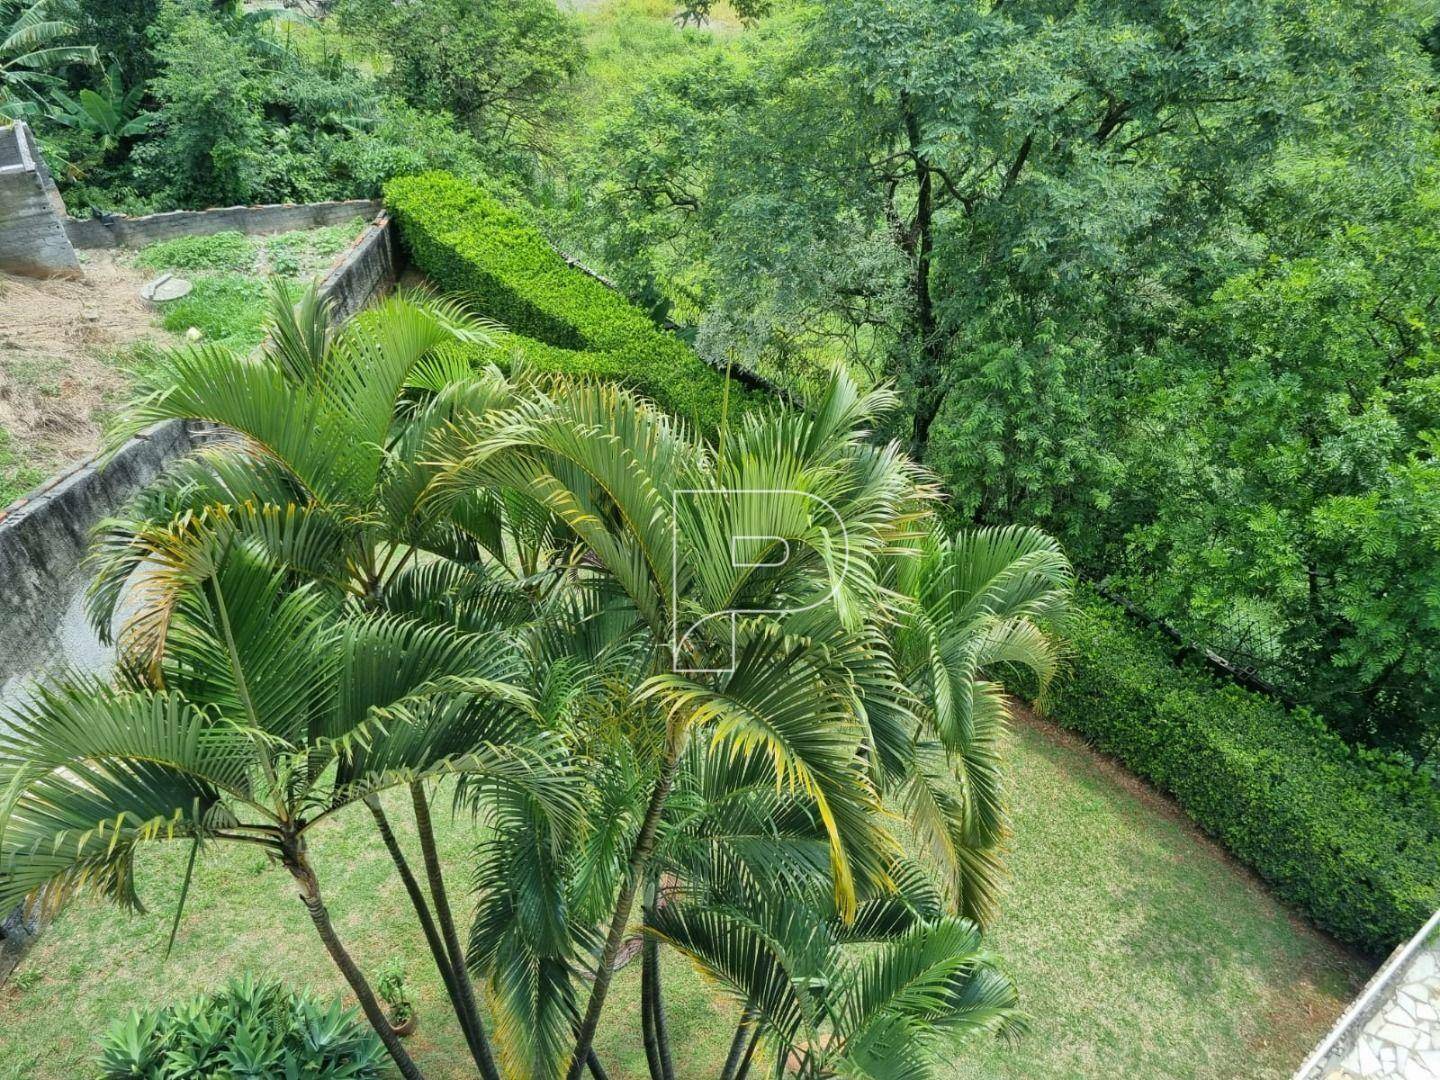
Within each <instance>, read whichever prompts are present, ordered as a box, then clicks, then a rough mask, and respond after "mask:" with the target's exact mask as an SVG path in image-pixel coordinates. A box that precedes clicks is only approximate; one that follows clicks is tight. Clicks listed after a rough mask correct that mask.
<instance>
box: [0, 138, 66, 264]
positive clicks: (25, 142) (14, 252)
mask: <svg viewBox="0 0 1440 1080" xmlns="http://www.w3.org/2000/svg"><path fill="white" fill-rule="evenodd" d="M64 216H65V203H64V201H63V200H61V198H60V193H59V192H58V191H57V190H56V189H55V181H54V180H53V179H52V178H51V176H50V170H49V169H48V168H47V167H46V165H45V159H44V158H43V157H42V156H41V155H40V152H39V151H38V150H37V149H36V147H35V139H34V137H33V136H32V135H31V134H30V128H29V127H28V126H26V124H25V123H24V122H23V121H19V120H17V121H16V122H15V123H13V124H9V125H7V126H5V127H0V270H9V271H11V272H12V273H17V274H33V275H35V276H37V277H51V276H57V275H64V276H70V275H74V274H78V273H79V270H80V264H79V262H78V261H77V260H76V258H75V249H74V248H73V247H72V246H71V244H70V240H69V238H68V237H67V236H66V232H65V226H64V225H63V224H62V223H61V222H62V220H63V219H64Z"/></svg>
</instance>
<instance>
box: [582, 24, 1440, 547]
mask: <svg viewBox="0 0 1440 1080" xmlns="http://www.w3.org/2000/svg"><path fill="white" fill-rule="evenodd" d="M1412 22H1413V19H1412V18H1411V12H1410V9H1409V7H1408V6H1407V5H1402V4H1382V5H1365V6H1364V7H1355V6H1352V5H1321V6H1318V7H1315V8H1312V9H1308V10H1307V13H1306V14H1305V16H1304V17H1297V16H1296V15H1295V13H1294V12H1293V11H1292V9H1291V8H1290V7H1289V6H1288V5H1286V4H1282V3H1276V2H1273V0H1249V2H1247V3H1246V4H1244V5H1243V10H1239V11H1237V10H1232V8H1231V7H1230V6H1229V5H1221V4H1216V5H1205V4H1201V5H1199V6H1196V5H1190V6H1188V7H1186V8H1185V9H1184V10H1183V11H1180V10H1179V9H1170V8H1164V9H1162V8H1156V7H1154V6H1153V5H1146V4H1118V5H1108V6H1106V7H1104V8H1103V9H1101V8H1096V7H1094V6H1086V5H1082V6H1079V7H1076V6H1074V5H1069V4H1054V3H1049V2H1046V0H1036V2H1026V3H1018V4H1017V3H1005V4H979V3H974V4H972V3H958V4H957V3H937V2H933V0H906V2H903V3H898V4H896V3H881V2H879V0H873V2H872V0H832V2H827V3H823V4H817V5H812V6H808V7H805V8H803V9H800V10H799V11H798V12H796V13H794V14H791V15H789V16H777V17H776V18H774V19H772V20H770V21H767V22H766V23H764V24H762V26H761V28H760V30H759V31H758V33H757V34H755V35H753V36H750V37H747V40H746V46H745V50H744V51H745V59H744V60H743V61H742V62H741V63H742V64H743V66H742V67H741V69H740V71H741V72H743V77H734V78H732V79H731V80H730V82H731V83H732V85H733V86H734V87H735V88H736V89H735V91H734V93H733V94H732V95H731V97H730V100H729V101H728V102H726V103H724V104H722V105H721V106H720V107H716V106H715V105H714V104H712V103H711V102H710V101H707V100H705V99H704V98H698V99H696V100H694V101H693V102H687V101H686V100H685V99H684V98H683V97H682V99H681V100H680V102H679V103H678V107H673V108H672V109H671V114H672V119H671V122H670V123H669V124H668V125H665V126H662V127H661V128H660V129H659V130H658V131H654V132H652V133H651V134H650V137H648V138H646V139H635V140H631V141H629V142H613V141H609V142H607V143H606V144H605V145H603V146H601V147H599V148H597V150H596V154H597V155H598V156H599V159H600V160H601V161H603V162H606V163H607V165H606V167H609V166H610V164H611V163H613V170H612V171H613V172H614V173H615V174H616V175H617V176H619V177H622V178H624V181H625V183H624V186H623V187H621V190H620V192H619V195H620V197H619V198H611V199H610V201H609V202H608V204H607V205H608V206H610V207H614V208H617V209H619V210H620V211H621V212H622V213H631V214H633V215H634V216H635V217H637V218H639V219H640V220H642V221H643V222H645V226H644V227H645V228H647V229H650V230H654V229H656V228H657V227H658V222H657V221H656V219H657V217H658V216H659V215H661V214H663V215H664V216H665V217H666V218H668V221H669V224H670V227H671V228H673V229H676V230H677V231H690V232H692V233H694V234H697V235H698V236H700V237H701V238H702V240H701V243H700V246H701V248H702V250H703V255H704V262H703V266H704V276H703V278H702V280H705V281H707V282H708V283H709V284H710V288H711V290H712V293H713V296H714V303H713V304H712V306H711V311H710V312H709V314H708V318H709V319H710V320H711V321H712V322H713V323H714V324H715V327H716V329H715V332H714V334H713V335H712V340H714V341H715V342H716V345H717V347H719V346H720V345H721V344H723V343H725V342H726V341H727V339H728V340H729V341H731V342H733V341H734V339H736V338H738V339H739V342H740V343H741V346H742V347H744V344H745V342H747V341H748V342H750V343H751V344H750V349H751V351H752V352H763V351H764V350H765V349H766V348H769V347H772V346H773V343H774V339H775V338H776V337H777V336H780V337H783V335H784V334H785V333H786V332H787V331H786V329H785V328H787V327H788V328H794V327H801V328H806V327H809V326H812V325H814V324H816V323H818V322H821V319H822V317H823V316H828V319H829V322H830V325H829V327H828V331H829V332H831V333H834V332H836V331H837V330H838V329H840V328H845V327H848V328H849V329H850V330H851V331H852V332H854V333H861V332H863V333H864V334H865V335H867V337H868V338H869V339H870V340H871V343H872V348H875V349H878V350H880V351H881V352H883V353H885V354H888V360H887V362H888V365H889V367H890V370H891V371H892V372H893V373H894V374H895V375H897V376H899V377H900V378H901V380H902V386H903V388H904V389H905V390H906V392H907V394H908V397H909V400H910V402H911V404H912V413H913V419H912V424H911V431H910V437H911V440H912V446H913V448H914V449H916V450H925V449H926V448H927V447H928V445H929V443H930V441H931V438H930V437H931V432H932V428H934V427H935V425H936V424H937V423H939V424H940V425H941V427H940V430H941V431H942V432H943V438H942V439H939V440H937V442H942V443H943V444H944V445H943V446H942V447H940V448H939V449H938V454H939V455H940V456H938V457H937V459H936V461H937V464H940V465H942V466H944V468H943V471H944V473H945V475H946V477H947V479H951V480H952V481H953V483H954V487H955V493H956V496H957V502H958V505H959V507H960V509H961V510H962V511H964V512H967V513H972V514H976V515H978V516H980V517H981V518H982V519H984V518H987V517H993V518H1005V517H1007V516H1010V515H1013V514H1016V513H1038V514H1045V515H1049V514H1051V513H1055V512H1057V511H1058V510H1060V509H1061V508H1062V505H1063V503H1064V502H1065V501H1066V500H1082V499H1096V498H1104V497H1106V495H1107V494H1108V492H1109V491H1111V490H1112V489H1113V486H1114V484H1115V482H1116V479H1117V478H1118V475H1119V465H1120V463H1119V460H1118V457H1117V455H1116V454H1115V453H1114V452H1113V448H1112V447H1110V446H1108V445H1106V444H1105V443H1104V442H1103V441H1102V440H1096V439H1093V438H1089V437H1087V436H1088V432H1089V431H1091V430H1094V429H1096V428H1099V429H1101V430H1105V429H1107V426H1108V425H1110V424H1112V423H1114V422H1116V417H1117V412H1116V407H1115V405H1114V404H1113V402H1114V401H1115V400H1116V399H1117V391H1122V390H1123V389H1124V387H1125V385H1126V379H1127V374H1126V365H1125V363H1124V359H1123V358H1124V356H1125V355H1126V354H1127V352H1129V351H1131V350H1133V349H1135V348H1137V347H1138V346H1143V345H1145V344H1146V343H1148V342H1149V341H1152V340H1153V338H1154V336H1155V335H1156V333H1158V332H1160V331H1161V330H1163V328H1164V326H1165V325H1166V324H1167V322H1168V321H1169V320H1171V319H1173V317H1174V315H1175V313H1176V311H1177V310H1180V305H1181V304H1182V303H1183V300H1184V298H1185V297H1186V296H1188V295H1193V293H1192V292H1191V290H1192V289H1193V287H1194V283H1195V281H1196V280H1197V279H1200V280H1203V279H1204V277H1205V276H1206V275H1215V274H1216V272H1217V270H1219V271H1220V272H1222V273H1223V272H1228V271H1229V270H1230V269H1232V268H1233V267H1232V265H1231V264H1230V262H1229V259H1230V256H1229V255H1227V254H1226V253H1225V252H1224V251H1223V244H1222V243H1221V241H1223V239H1224V238H1225V236H1226V233H1227V230H1232V229H1233V228H1234V224H1235V222H1234V219H1233V216H1232V215H1233V213H1234V211H1235V208H1236V207H1237V206H1238V204H1239V201H1240V197H1241V196H1242V195H1243V194H1244V193H1245V192H1246V189H1247V184H1249V183H1251V182H1252V180H1253V178H1254V177H1255V176H1257V175H1260V174H1261V173H1262V172H1263V170H1264V168H1265V166H1266V163H1267V162H1268V161H1269V160H1270V159H1271V156H1272V154H1273V153H1274V151H1275V150H1276V148H1277V147H1279V146H1281V145H1282V144H1283V141H1284V140H1285V139H1286V138H1287V137H1290V136H1294V135H1298V134H1300V133H1304V132H1308V131H1310V130H1313V129H1315V128H1316V127H1317V126H1324V125H1327V124H1328V125H1333V126H1334V127H1332V128H1331V130H1334V129H1335V128H1337V127H1341V126H1343V125H1358V126H1363V127H1364V128H1365V130H1366V132H1367V136H1368V138H1367V142H1369V144H1370V145H1371V147H1372V150H1373V152H1378V153H1383V148H1384V147H1385V146H1386V145H1387V144H1388V143H1389V142H1390V139H1391V136H1390V135H1388V134H1387V133H1388V132H1396V131H1403V130H1404V129H1405V128H1406V126H1407V125H1412V124H1413V123H1414V122H1415V121H1416V119H1417V115H1418V114H1417V109H1416V97H1415V95H1414V94H1413V93H1412V94H1407V93H1406V92H1405V91H1404V90H1401V89H1399V88H1401V87H1409V88H1411V90H1412V91H1415V90H1418V88H1419V87H1420V86H1422V85H1423V79H1424V63H1423V60H1422V58H1421V56H1420V51H1419V49H1418V46H1416V44H1415V37H1414V35H1413V34H1411V33H1410V31H1411V30H1412V29H1414V27H1413V26H1412ZM710 62H711V61H710V60H709V59H708V58H705V59H702V60H699V61H697V62H696V65H695V73H694V80H695V81H696V82H697V84H700V85H707V86H714V85H716V83H717V80H716V79H715V78H714V77H712V76H711V75H710V74H709V73H708V72H706V71H705V70H704V69H705V67H706V65H707V64H708V63H710ZM666 79H667V80H669V82H670V83H671V85H674V84H675V83H676V82H678V81H683V79H684V76H683V75H680V76H677V75H674V74H670V75H667V76H666ZM1379 86H1384V87H1386V88H1387V92H1385V93H1380V94H1377V93H1373V92H1372V88H1374V87H1379ZM1390 88H1394V89H1393V92H1392V91H1391V89H1390ZM663 91H664V87H663V86H656V87H647V88H646V89H645V90H643V91H641V92H640V95H639V98H640V99H641V100H639V101H638V102H637V104H636V106H635V109H636V115H637V117H638V116H641V115H644V114H645V113H647V112H650V113H652V114H654V113H658V112H659V110H658V109H655V108H653V107H652V106H650V105H648V104H646V103H645V102H644V100H643V99H644V98H645V97H646V96H648V95H650V94H652V93H662V92H663ZM695 132H698V133H701V138H700V139H699V141H697V139H696V137H695V135H694V134H692V133H695ZM1222 132H1223V138H1222V137H1219V133H1222ZM1401 142H1402V143H1406V142H1408V140H1401ZM706 144H708V145H709V146H713V147H714V150H713V151H708V147H707V145H706ZM689 146H698V148H700V149H702V150H705V151H707V152H706V153H705V156H704V158H703V159H702V160H701V163H700V164H699V166H698V167H697V166H696V165H695V164H694V163H693V162H691V163H689V164H688V167H687V168H686V169H685V170H681V171H678V172H677V170H676V169H674V168H672V167H670V165H671V164H672V163H673V162H674V160H675V158H676V157H677V155H678V152H681V151H683V149H684V148H687V147H689ZM652 166H653V167H652ZM677 175H678V176H680V177H681V178H682V179H683V180H684V181H685V182H684V185H683V186H684V197H683V198H678V199H672V198H670V191H669V189H671V188H672V187H673V184H672V180H673V178H675V177H676V176H677ZM614 194H616V193H615V192H613V191H612V192H607V195H614ZM667 203H668V204H669V205H667ZM1212 239H1213V241H1214V242H1211V240H1212ZM1217 264H1218V265H1217ZM817 313H818V314H817ZM777 328H779V329H777ZM825 329H827V328H825V327H821V331H822V332H823V331H824V330H825ZM732 347H733V346H732ZM948 402H954V407H953V408H952V409H949V410H947V409H946V405H947V403H948ZM942 414H943V415H942Z"/></svg>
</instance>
